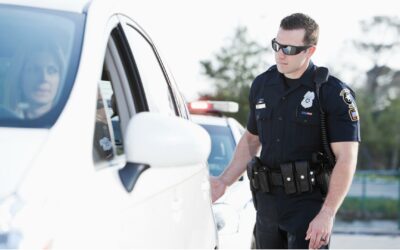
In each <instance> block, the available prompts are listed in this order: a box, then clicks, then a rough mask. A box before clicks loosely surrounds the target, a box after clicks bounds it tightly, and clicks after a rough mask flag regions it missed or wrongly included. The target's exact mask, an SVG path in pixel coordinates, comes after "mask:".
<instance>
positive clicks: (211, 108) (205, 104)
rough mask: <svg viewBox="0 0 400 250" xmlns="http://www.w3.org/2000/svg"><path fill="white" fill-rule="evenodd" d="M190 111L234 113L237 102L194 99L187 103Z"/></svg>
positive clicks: (237, 106) (237, 105) (236, 110)
mask: <svg viewBox="0 0 400 250" xmlns="http://www.w3.org/2000/svg"><path fill="white" fill-rule="evenodd" d="M188 108H189V111H190V113H194V114H199V113H221V112H225V113H236V112H238V111H239V104H238V103H236V102H230V101H194V102H190V103H189V104H188Z"/></svg>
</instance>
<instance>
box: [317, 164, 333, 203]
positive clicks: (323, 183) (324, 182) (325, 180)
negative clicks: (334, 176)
mask: <svg viewBox="0 0 400 250" xmlns="http://www.w3.org/2000/svg"><path fill="white" fill-rule="evenodd" d="M316 178H317V184H318V187H319V188H320V190H321V194H322V196H323V197H326V195H327V194H328V188H329V180H330V178H331V172H330V171H328V170H326V169H325V168H324V167H321V169H320V171H319V172H318V174H317V176H316Z"/></svg>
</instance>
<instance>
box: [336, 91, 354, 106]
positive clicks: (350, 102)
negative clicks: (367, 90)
mask: <svg viewBox="0 0 400 250" xmlns="http://www.w3.org/2000/svg"><path fill="white" fill-rule="evenodd" d="M339 95H340V96H341V97H342V98H343V101H344V102H345V103H346V104H347V105H353V103H354V99H353V96H352V95H351V92H350V90H349V89H347V88H345V89H343V90H342V91H340V94H339Z"/></svg>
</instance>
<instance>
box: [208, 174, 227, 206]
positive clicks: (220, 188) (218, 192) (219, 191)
mask: <svg viewBox="0 0 400 250" xmlns="http://www.w3.org/2000/svg"><path fill="white" fill-rule="evenodd" d="M210 184H211V198H212V202H213V203H214V202H215V201H216V200H218V199H219V198H220V197H221V196H222V195H223V194H224V193H225V190H226V185H225V183H224V182H223V181H222V180H221V179H219V178H218V177H214V176H210Z"/></svg>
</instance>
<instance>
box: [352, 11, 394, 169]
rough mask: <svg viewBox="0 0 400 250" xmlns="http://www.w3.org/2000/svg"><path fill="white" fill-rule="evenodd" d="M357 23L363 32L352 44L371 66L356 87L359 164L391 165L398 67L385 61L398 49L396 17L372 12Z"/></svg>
mask: <svg viewBox="0 0 400 250" xmlns="http://www.w3.org/2000/svg"><path fill="white" fill-rule="evenodd" d="M360 24H361V30H362V31H363V36H362V38H361V39H360V40H359V41H354V45H355V47H356V48H357V49H358V50H359V52H360V54H362V55H365V56H366V58H368V60H369V61H370V62H372V67H371V68H370V69H369V70H368V71H366V72H365V76H366V78H365V79H366V81H365V82H364V84H363V86H362V87H361V88H360V89H358V90H357V91H356V92H357V93H358V98H357V104H358V108H359V112H360V117H361V118H360V121H361V135H362V136H361V137H362V143H361V146H360V154H359V163H360V164H359V166H365V167H366V168H368V169H372V168H391V169H394V168H398V167H399V163H400V129H399V128H400V100H399V99H400V98H399V94H400V71H399V70H396V69H393V68H391V67H389V66H388V65H387V64H386V63H387V59H388V58H390V56H391V55H395V54H397V53H395V52H396V50H397V49H399V45H400V43H399V42H398V41H399V38H400V19H399V18H397V17H388V16H375V17H372V18H370V19H367V20H364V21H362V22H361V23H360Z"/></svg>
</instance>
